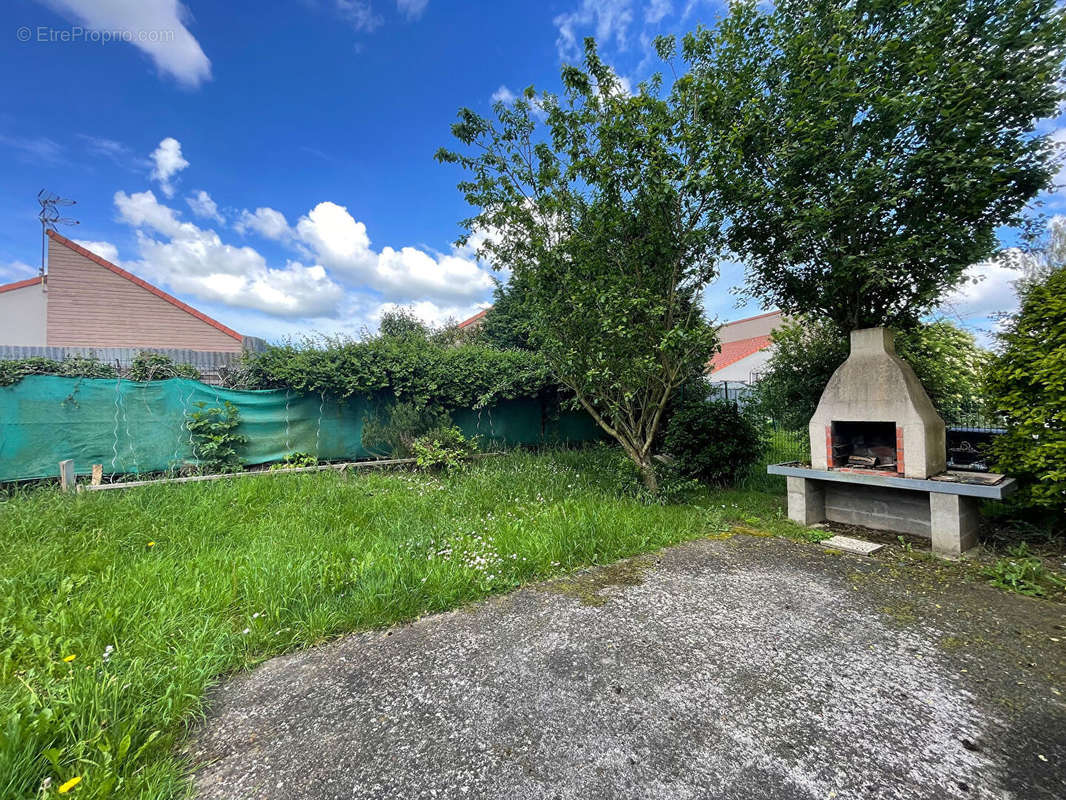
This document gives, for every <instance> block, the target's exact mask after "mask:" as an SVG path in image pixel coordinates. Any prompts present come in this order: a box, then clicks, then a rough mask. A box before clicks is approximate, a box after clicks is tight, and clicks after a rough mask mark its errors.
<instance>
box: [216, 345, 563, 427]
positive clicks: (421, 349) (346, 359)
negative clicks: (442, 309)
mask: <svg viewBox="0 0 1066 800" xmlns="http://www.w3.org/2000/svg"><path fill="white" fill-rule="evenodd" d="M396 327H399V326H392V327H391V328H390V329H394V328H396ZM227 385H232V386H233V387H234V388H242V389H290V390H292V391H294V392H300V393H308V394H328V395H331V396H333V397H338V398H341V399H344V398H349V397H374V396H380V395H386V396H391V397H393V398H395V399H396V400H397V401H402V402H411V403H414V404H415V405H416V406H420V407H423V406H428V405H434V406H436V407H437V408H442V409H453V408H484V407H487V406H491V405H493V404H495V403H497V402H499V401H500V400H510V399H514V398H518V397H536V396H538V395H541V394H546V393H553V392H555V391H557V386H556V384H555V383H554V382H553V381H552V379H551V374H550V371H549V369H548V365H547V363H546V362H545V360H544V359H543V358H542V357H541V356H540V355H539V354H537V353H532V352H523V351H518V350H498V349H496V348H494V347H490V346H487V345H484V344H478V343H476V342H470V343H465V344H464V343H459V344H451V343H450V342H449V340H448V338H447V337H444V338H440V337H438V336H436V335H430V334H428V333H426V332H423V331H419V330H418V329H417V328H410V327H407V328H406V329H402V332H396V331H395V330H394V332H393V333H391V334H385V335H382V334H379V335H376V336H369V337H365V338H363V339H360V340H353V339H344V338H314V339H305V340H302V341H300V342H289V343H286V344H282V345H278V346H274V347H270V348H268V349H267V350H265V351H263V352H262V353H254V354H250V355H248V356H247V357H246V360H245V363H244V365H243V368H242V369H240V370H233V371H232V374H231V375H230V376H229V380H227Z"/></svg>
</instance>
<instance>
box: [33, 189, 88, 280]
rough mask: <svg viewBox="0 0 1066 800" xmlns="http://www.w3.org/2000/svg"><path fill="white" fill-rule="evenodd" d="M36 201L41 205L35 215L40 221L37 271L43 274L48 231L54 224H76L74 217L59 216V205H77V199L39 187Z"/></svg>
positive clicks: (53, 227) (54, 227) (53, 228)
mask: <svg viewBox="0 0 1066 800" xmlns="http://www.w3.org/2000/svg"><path fill="white" fill-rule="evenodd" d="M37 202H38V203H40V205H41V213H40V214H38V215H37V219H39V220H40V221H41V268H40V270H39V272H38V274H40V275H42V276H43V275H44V264H45V255H46V254H47V252H48V231H54V230H55V229H56V225H77V224H78V221H77V220H76V219H70V218H69V217H63V216H60V212H59V208H60V206H73V205H77V202H78V201H77V200H68V199H67V198H65V197H60V196H59V195H58V194H56V193H55V192H50V191H48V190H47V189H41V191H39V192H37Z"/></svg>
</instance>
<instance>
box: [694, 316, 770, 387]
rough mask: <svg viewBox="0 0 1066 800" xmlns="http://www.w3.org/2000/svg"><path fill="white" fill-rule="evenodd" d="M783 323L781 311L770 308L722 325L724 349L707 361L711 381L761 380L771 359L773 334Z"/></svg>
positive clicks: (753, 381)
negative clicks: (771, 338) (755, 314)
mask: <svg viewBox="0 0 1066 800" xmlns="http://www.w3.org/2000/svg"><path fill="white" fill-rule="evenodd" d="M783 322H784V316H783V315H782V314H781V312H780V311H770V312H767V313H766V314H759V315H758V316H755V317H748V318H747V319H738V320H736V321H735V322H727V323H725V324H724V325H722V326H721V327H720V328H719V329H718V339H719V341H720V342H721V345H722V349H721V350H719V351H718V352H717V353H715V355H714V358H712V359H711V360H710V361H709V362H708V363H707V380H709V381H710V382H711V383H723V382H724V383H755V382H756V381H758V379H759V374H760V373H761V372H762V371H763V369H764V368H765V367H766V363H767V362H768V361H769V360H770V346H771V342H770V334H771V333H772V332H773V331H774V330H776V329H777V328H780V327H781V325H782V324H783Z"/></svg>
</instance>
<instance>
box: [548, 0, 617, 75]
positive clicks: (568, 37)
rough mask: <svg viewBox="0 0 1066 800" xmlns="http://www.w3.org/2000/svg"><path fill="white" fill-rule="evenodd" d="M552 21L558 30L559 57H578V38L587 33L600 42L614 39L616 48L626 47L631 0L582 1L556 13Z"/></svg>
mask: <svg viewBox="0 0 1066 800" xmlns="http://www.w3.org/2000/svg"><path fill="white" fill-rule="evenodd" d="M553 22H554V23H555V27H556V28H557V29H558V31H559V36H558V38H557V39H556V41H555V46H556V48H557V49H558V51H559V57H560V58H563V59H568V60H577V59H578V58H580V57H581V49H582V48H581V40H582V39H583V38H584V36H585V35H586V34H587V33H592V34H593V35H595V37H596V39H597V41H598V42H600V43H601V44H606V43H607V42H608V41H609V40H611V39H613V40H614V43H615V46H616V47H617V48H618V49H619V50H625V49H626V47H627V46H628V41H629V26H630V24H632V22H633V4H632V0H581V5H580V6H578V8H577V9H576V10H574V11H571V12H569V13H565V14H559V15H558V16H556V17H555V19H554V20H553Z"/></svg>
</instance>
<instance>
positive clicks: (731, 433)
mask: <svg viewBox="0 0 1066 800" xmlns="http://www.w3.org/2000/svg"><path fill="white" fill-rule="evenodd" d="M663 447H664V449H665V450H666V452H667V453H669V454H670V455H672V456H673V457H674V458H675V459H676V460H677V466H678V469H679V470H680V471H681V473H682V474H683V475H687V476H688V477H690V478H696V479H698V480H701V481H706V482H708V483H713V484H719V485H723V484H731V483H735V482H736V481H737V479H738V478H739V477H740V476H741V475H743V474H744V473H745V472H746V471H747V470H748V469H749V467H750V466H751V465H752V464H754V463H755V462H756V461H757V460H758V459H759V457H760V455H761V454H762V449H763V443H762V440H761V438H760V436H759V432H758V430H757V429H756V427H755V425H754V424H753V423H752V421H751V420H750V419H749V418H748V417H747V416H746V415H745V414H744V413H743V412H742V411H741V410H740V409H739V408H738V407H737V406H736V404H734V403H730V402H728V401H724V400H713V399H710V398H707V397H705V396H700V395H697V396H695V397H692V399H686V400H683V401H682V402H680V403H679V404H678V406H677V408H676V409H675V410H674V412H673V414H672V415H671V416H670V420H669V422H668V423H667V425H666V435H665V436H664V437H663Z"/></svg>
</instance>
